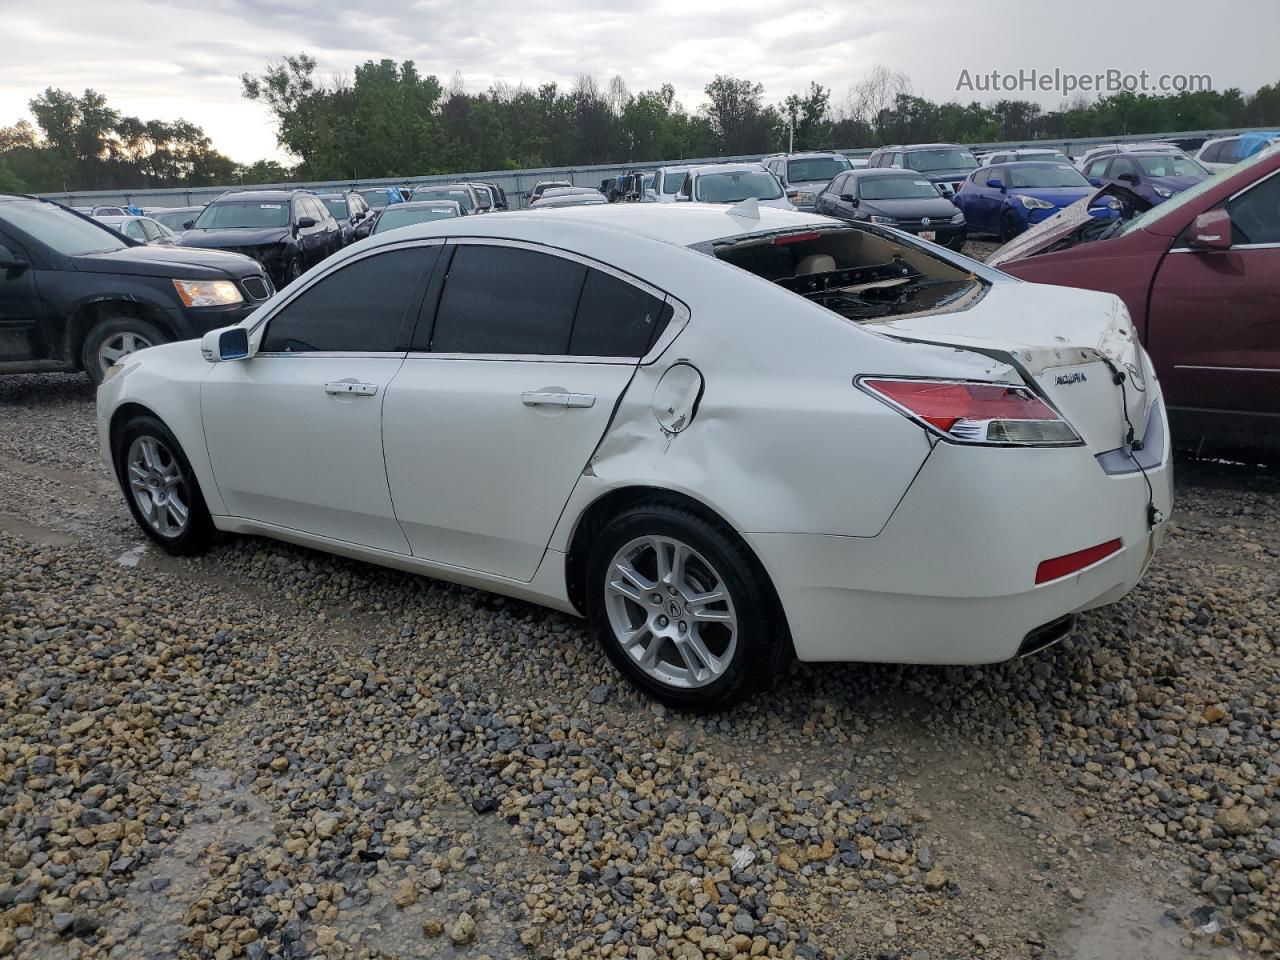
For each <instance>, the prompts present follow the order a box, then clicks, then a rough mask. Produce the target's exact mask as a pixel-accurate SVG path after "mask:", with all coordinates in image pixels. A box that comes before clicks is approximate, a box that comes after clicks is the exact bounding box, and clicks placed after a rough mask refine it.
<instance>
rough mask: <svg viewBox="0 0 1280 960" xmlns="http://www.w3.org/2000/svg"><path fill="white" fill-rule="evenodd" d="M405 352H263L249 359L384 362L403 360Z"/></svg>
mask: <svg viewBox="0 0 1280 960" xmlns="http://www.w3.org/2000/svg"><path fill="white" fill-rule="evenodd" d="M404 355H405V352H404V351H403V350H385V351H381V350H264V351H262V352H261V353H255V354H254V355H253V357H251V358H250V359H255V360H256V359H257V358H258V357H301V358H306V357H318V358H319V359H321V360H333V359H335V358H337V357H341V358H343V359H362V360H368V359H384V360H403V359H404Z"/></svg>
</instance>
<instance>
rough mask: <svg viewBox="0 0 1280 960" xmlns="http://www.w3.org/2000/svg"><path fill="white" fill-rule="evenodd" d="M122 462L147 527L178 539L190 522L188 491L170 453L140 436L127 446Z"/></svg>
mask: <svg viewBox="0 0 1280 960" xmlns="http://www.w3.org/2000/svg"><path fill="white" fill-rule="evenodd" d="M126 462H127V463H128V466H129V489H130V490H131V491H132V493H133V501H134V503H136V504H137V505H138V512H139V513H141V514H142V518H143V520H144V521H145V522H146V524H147V526H149V527H150V528H151V529H152V530H154V531H155V532H156V533H157V534H159V535H160V536H162V537H165V538H167V539H173V538H175V537H179V536H181V535H182V534H183V533H184V532H186V529H187V525H188V524H189V523H190V522H191V508H190V503H191V492H190V490H188V489H187V484H186V481H185V479H184V478H183V476H182V468H181V467H180V466H179V465H178V460H177V458H176V457H175V456H174V455H173V451H172V450H170V449H169V448H168V447H167V446H165V444H164V443H163V441H161V440H159V439H157V438H156V437H152V436H145V435H144V436H140V437H136V438H135V439H134V441H133V443H131V444H130V445H129V453H128V457H127V461H126Z"/></svg>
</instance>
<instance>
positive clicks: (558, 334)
mask: <svg viewBox="0 0 1280 960" xmlns="http://www.w3.org/2000/svg"><path fill="white" fill-rule="evenodd" d="M771 179H772V178H771ZM748 206H750V207H751V208H753V209H754V215H751V214H749V213H747V212H746V210H744V206H743V205H739V206H735V207H730V208H727V209H726V208H725V207H720V206H713V205H704V204H681V205H679V206H676V205H664V204H655V203H649V204H626V205H607V206H605V205H602V206H595V207H582V208H577V209H568V210H557V211H553V212H545V213H543V212H540V211H538V210H536V209H535V210H532V211H528V212H527V213H525V214H522V215H521V216H508V217H476V218H470V217H468V218H459V219H453V220H443V221H437V222H435V223H428V224H422V225H419V226H416V227H408V228H405V229H403V230H396V231H391V232H389V233H387V234H384V235H378V236H374V237H371V238H370V239H368V240H365V241H362V242H361V243H358V244H355V245H353V246H351V247H349V248H347V249H346V250H345V251H343V252H342V253H340V254H339V255H338V256H336V257H334V258H333V259H332V260H330V261H329V262H328V263H326V264H325V265H324V267H323V268H322V269H320V270H318V271H315V272H314V273H313V274H310V275H308V276H307V277H305V278H304V279H303V280H302V281H301V282H299V283H296V284H294V285H293V286H291V287H290V288H289V289H287V290H284V291H281V292H280V293H279V294H277V295H276V296H275V297H273V298H272V299H271V301H269V302H268V303H266V304H264V305H263V306H262V307H260V308H259V309H258V310H257V311H255V312H254V313H253V315H252V316H250V317H248V318H247V319H246V320H245V321H244V322H243V323H241V324H239V325H237V326H233V327H229V328H226V329H224V330H219V331H214V332H212V333H210V334H208V335H206V336H205V337H204V338H203V339H202V340H201V341H200V342H198V343H197V342H187V343H178V344H170V345H166V346H163V347H157V348H155V349H151V350H147V351H144V352H143V353H141V354H138V355H135V356H133V357H129V358H126V360H125V362H124V363H123V364H122V365H121V366H118V367H115V368H113V369H112V371H111V374H110V376H109V378H108V379H107V381H106V382H105V383H104V384H103V386H102V387H101V388H100V390H99V392H98V427H99V435H100V439H101V444H102V450H103V453H104V455H105V457H106V459H107V461H108V463H109V464H110V467H111V470H112V471H113V473H114V475H115V476H116V477H118V479H119V481H120V484H121V487H122V490H123V493H124V495H125V499H126V501H127V503H128V505H129V509H130V510H131V511H132V513H133V516H134V518H135V519H136V521H137V523H138V524H139V526H140V527H141V529H142V530H143V531H144V532H145V533H146V535H147V536H149V537H150V538H151V539H152V540H154V541H155V542H157V543H158V544H160V545H161V546H162V547H163V548H165V549H166V550H169V551H171V552H174V553H195V552H198V551H202V550H205V549H206V548H208V547H209V545H210V543H211V541H212V539H213V537H214V532H215V530H222V531H229V532H233V533H245V534H257V535H263V536H268V537H275V538H278V539H282V540H287V541H291V542H294V543H298V544H303V545H307V546H311V547H315V548H318V549H321V550H326V551H330V552H333V553H338V554H343V555H346V556H350V557H357V558H363V559H366V560H370V561H374V562H377V563H382V564H386V565H389V566H392V567H397V568H400V569H403V570H410V571H416V572H420V573H425V574H429V575H431V576H435V577H438V578H440V579H444V580H450V581H454V582H458V583H463V584H468V585H471V586H474V587H480V588H484V589H487V590H492V591H495V592H498V593H503V594H507V595H509V596H514V597H520V598H524V599H526V600H531V601H534V602H536V603H540V604H544V605H547V606H550V607H553V608H555V609H558V610H562V611H566V612H569V613H574V614H580V615H585V616H586V617H587V619H588V621H589V623H590V627H591V631H592V633H593V634H594V636H595V637H596V639H597V640H598V642H599V643H600V644H601V645H602V647H603V649H604V651H605V653H606V654H607V655H608V656H609V657H610V659H611V660H612V661H613V663H614V664H615V665H616V666H617V668H618V669H619V670H620V671H621V672H622V673H623V674H625V675H626V677H628V678H629V679H630V680H631V682H632V683H634V684H635V685H636V686H637V687H638V688H640V689H641V690H643V691H645V692H646V693H648V694H650V695H651V696H653V697H656V698H658V699H660V700H662V701H663V702H666V703H668V704H672V705H675V706H678V707H681V708H689V709H699V710H710V709H720V708H724V707H727V706H729V705H730V704H733V703H735V702H737V701H739V700H741V699H743V698H744V697H746V696H748V695H750V694H751V693H752V692H753V691H755V690H758V689H760V688H761V687H763V686H765V685H767V684H768V683H769V682H770V681H771V680H772V679H773V678H775V677H777V676H778V675H779V673H780V667H781V665H782V664H783V662H784V660H785V659H786V658H787V657H789V656H791V655H792V653H793V652H794V654H795V655H798V656H799V657H800V659H802V660H808V661H829V660H867V661H897V662H913V663H984V662H990V661H999V660H1005V659H1008V658H1010V657H1014V656H1018V655H1020V654H1027V653H1029V652H1032V651H1035V650H1038V649H1040V648H1042V647H1044V646H1046V645H1048V644H1050V643H1053V642H1055V641H1057V640H1060V639H1061V638H1063V637H1064V636H1066V635H1067V634H1068V633H1069V632H1070V629H1071V622H1072V615H1073V614H1074V613H1076V612H1077V611H1081V610H1087V609H1091V608H1093V607H1097V606H1101V605H1103V604H1107V603H1111V602H1113V601H1115V600H1118V599H1119V598H1120V597H1122V596H1124V594H1125V593H1126V592H1127V591H1129V590H1130V589H1131V588H1132V587H1133V586H1134V584H1136V583H1137V582H1138V580H1139V578H1140V577H1141V576H1142V574H1143V571H1144V570H1145V569H1146V566H1147V564H1148V562H1149V561H1150V559H1151V556H1152V552H1153V551H1154V549H1155V548H1156V545H1157V543H1158V542H1159V540H1160V538H1161V535H1162V531H1163V529H1164V517H1165V516H1166V515H1167V514H1168V512H1169V510H1170V507H1171V497H1172V491H1171V482H1172V477H1171V469H1170V464H1169V452H1168V451H1169V444H1168V442H1167V433H1166V427H1165V420H1164V408H1163V402H1162V400H1161V396H1160V384H1159V382H1158V381H1157V380H1156V379H1155V377H1154V375H1153V374H1152V372H1151V369H1150V366H1149V364H1148V362H1147V358H1146V356H1145V354H1144V353H1143V350H1142V348H1141V347H1140V346H1139V344H1138V342H1137V340H1136V338H1135V337H1134V335H1133V330H1132V324H1131V321H1130V319H1129V315H1128V313H1127V311H1126V310H1125V307H1124V305H1123V303H1121V301H1120V300H1119V299H1117V298H1116V297H1114V296H1112V295H1110V294H1103V293H1092V292H1087V291H1080V290H1065V289H1061V288H1051V287H1042V286H1037V285H1034V284H1028V283H1021V282H1019V281H1016V280H1013V279H1011V278H1009V277H1007V276H1005V275H1004V274H1001V273H1000V272H999V271H995V270H990V269H988V268H986V267H985V266H983V265H982V264H980V263H978V262H976V261H972V260H969V259H967V258H965V257H961V256H959V255H957V254H953V253H951V252H950V251H947V250H944V249H943V248H941V247H938V246H936V245H934V244H928V243H924V242H921V241H918V240H915V239H914V238H911V237H908V236H906V235H904V234H900V233H896V232H894V231H890V230H886V229H883V228H881V227H877V226H873V225H869V224H849V223H845V222H842V221H839V220H833V219H830V218H827V217H821V216H817V215H814V214H801V213H796V212H793V211H784V210H776V209H770V208H766V207H758V206H756V205H754V204H751V205H748ZM495 278H501V279H502V282H501V283H495V282H494V279H495ZM353 317H359V318H360V322H359V323H352V322H351V320H352V318H353ZM1120 372H1128V374H1127V375H1126V376H1124V377H1119V376H1117V374H1118V373H1120ZM1139 443H1140V444H1141V449H1139V448H1138V447H1139Z"/></svg>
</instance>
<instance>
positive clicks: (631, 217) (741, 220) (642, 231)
mask: <svg viewBox="0 0 1280 960" xmlns="http://www.w3.org/2000/svg"><path fill="white" fill-rule="evenodd" d="M732 209H733V208H732V207H726V206H725V205H724V204H715V203H600V204H596V203H592V204H584V205H581V206H570V207H561V208H559V209H554V210H552V209H548V210H546V211H543V212H539V209H538V207H536V206H535V207H530V208H528V209H527V210H523V211H521V212H520V215H519V216H518V217H461V218H458V219H455V220H437V221H434V222H432V223H425V224H419V225H415V226H412V227H405V228H404V231H418V235H419V236H424V237H426V236H440V235H445V234H461V235H464V236H492V237H503V236H514V237H516V238H518V237H519V236H520V235H523V234H527V233H534V234H538V233H539V232H540V231H539V228H538V227H539V225H541V226H542V227H551V226H552V225H554V229H555V230H557V231H559V230H563V229H564V228H565V227H566V226H567V225H573V226H574V227H575V228H581V229H583V230H587V231H592V232H595V231H599V232H600V233H602V234H603V233H629V234H637V235H640V236H643V237H648V238H650V239H654V240H660V241H664V242H666V243H672V244H676V245H677V246H682V247H688V246H692V245H694V244H698V243H706V242H708V241H712V240H719V239H721V238H724V237H730V236H736V235H738V234H742V233H744V232H745V233H759V232H768V231H772V230H788V229H793V228H800V227H804V226H806V225H807V226H815V225H817V226H840V225H841V223H842V221H839V220H835V219H833V218H831V217H824V216H820V215H818V214H813V213H800V212H798V211H794V210H782V209H779V208H776V207H764V206H761V207H760V208H759V210H758V212H759V217H758V218H748V217H739V216H734V215H733V214H731V213H728V212H727V211H728V210H732ZM412 236H414V234H413V233H412V232H401V233H400V234H399V239H405V238H408V237H412ZM393 239H394V238H393Z"/></svg>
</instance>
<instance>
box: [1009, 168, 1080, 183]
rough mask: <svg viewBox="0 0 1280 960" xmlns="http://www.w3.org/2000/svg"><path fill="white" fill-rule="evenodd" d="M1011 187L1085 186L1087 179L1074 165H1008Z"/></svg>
mask: <svg viewBox="0 0 1280 960" xmlns="http://www.w3.org/2000/svg"><path fill="white" fill-rule="evenodd" d="M1006 175H1007V176H1008V178H1009V186H1011V187H1087V186H1089V181H1088V180H1086V179H1085V178H1084V174H1082V173H1081V172H1080V171H1079V170H1077V169H1076V168H1075V167H1062V166H1059V165H1057V164H1053V165H1052V166H1043V167H1010V168H1008V170H1007V171H1006Z"/></svg>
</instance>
